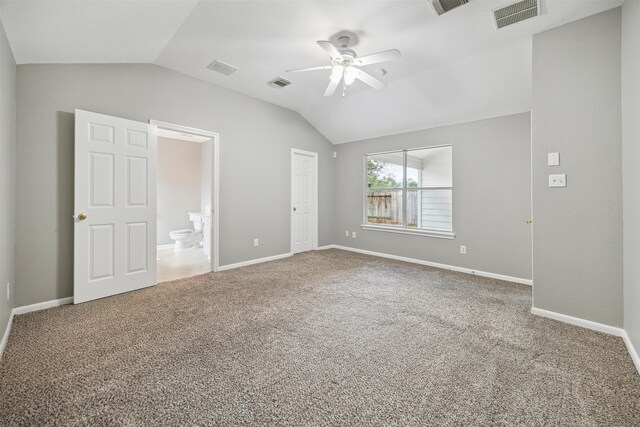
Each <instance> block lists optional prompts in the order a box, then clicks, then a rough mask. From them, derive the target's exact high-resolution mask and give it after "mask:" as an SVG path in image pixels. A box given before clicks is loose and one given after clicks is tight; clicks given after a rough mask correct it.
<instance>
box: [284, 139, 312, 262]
mask: <svg viewBox="0 0 640 427" xmlns="http://www.w3.org/2000/svg"><path fill="white" fill-rule="evenodd" d="M296 154H302V155H304V156H309V157H311V158H313V164H314V172H313V185H312V192H313V194H312V195H311V200H312V202H313V206H312V208H311V250H317V249H318V153H314V152H313V151H305V150H300V149H298V148H292V149H291V200H290V206H289V223H290V230H291V231H290V233H291V239H290V248H289V251H290V252H291V253H292V254H293V245H294V240H293V207H294V206H293V182H294V164H293V163H294V158H295V155H296Z"/></svg>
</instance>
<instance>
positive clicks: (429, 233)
mask: <svg viewBox="0 0 640 427" xmlns="http://www.w3.org/2000/svg"><path fill="white" fill-rule="evenodd" d="M360 227H362V229H363V230H370V231H384V232H387V233H398V234H411V235H414V236H425V237H436V238H438V239H453V238H454V237H456V235H455V233H453V232H452V231H436V230H412V229H407V228H399V227H389V226H385V225H373V224H362V225H361V226H360Z"/></svg>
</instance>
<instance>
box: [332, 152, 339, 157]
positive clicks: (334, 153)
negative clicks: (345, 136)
mask: <svg viewBox="0 0 640 427" xmlns="http://www.w3.org/2000/svg"><path fill="white" fill-rule="evenodd" d="M337 157H338V152H337V151H334V152H333V158H334V159H335V158H337Z"/></svg>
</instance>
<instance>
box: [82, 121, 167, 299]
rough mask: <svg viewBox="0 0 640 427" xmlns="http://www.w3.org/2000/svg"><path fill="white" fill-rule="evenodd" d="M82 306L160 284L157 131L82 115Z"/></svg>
mask: <svg viewBox="0 0 640 427" xmlns="http://www.w3.org/2000/svg"><path fill="white" fill-rule="evenodd" d="M75 119H76V126H75V232H74V233H75V234H74V284H73V292H74V297H73V300H74V303H76V304H77V303H80V302H85V301H90V300H93V299H97V298H102V297H106V296H109V295H115V294H119V293H122V292H128V291H133V290H135V289H140V288H144V287H147V286H153V285H155V284H156V156H157V141H156V126H155V125H150V124H146V123H139V122H134V121H131V120H125V119H120V118H117V117H111V116H105V115H102V114H96V113H90V112H88V111H81V110H76V117H75Z"/></svg>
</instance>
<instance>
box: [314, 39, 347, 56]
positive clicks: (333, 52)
mask: <svg viewBox="0 0 640 427" xmlns="http://www.w3.org/2000/svg"><path fill="white" fill-rule="evenodd" d="M318 45H319V46H320V47H321V48H323V49H324V50H326V51H327V53H328V54H329V56H330V57H331V58H332V59H335V60H336V61H341V60H342V54H341V53H340V51H339V50H338V49H337V48H336V47H335V46H334V45H333V43H331V42H328V41H324V40H318Z"/></svg>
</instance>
